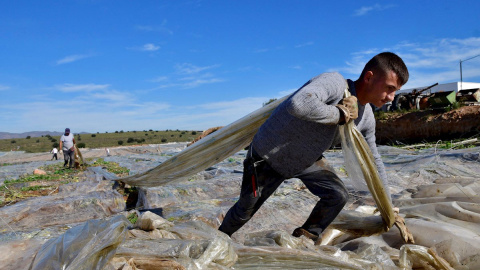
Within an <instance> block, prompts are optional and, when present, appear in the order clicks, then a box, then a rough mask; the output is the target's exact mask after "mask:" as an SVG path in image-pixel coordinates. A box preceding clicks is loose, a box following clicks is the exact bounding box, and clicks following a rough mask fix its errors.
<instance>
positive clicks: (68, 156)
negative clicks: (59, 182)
mask: <svg viewBox="0 0 480 270" xmlns="http://www.w3.org/2000/svg"><path fill="white" fill-rule="evenodd" d="M63 159H64V160H65V163H63V166H64V167H65V166H67V163H69V166H68V167H69V168H73V166H74V163H75V151H74V150H70V149H68V150H67V151H63Z"/></svg>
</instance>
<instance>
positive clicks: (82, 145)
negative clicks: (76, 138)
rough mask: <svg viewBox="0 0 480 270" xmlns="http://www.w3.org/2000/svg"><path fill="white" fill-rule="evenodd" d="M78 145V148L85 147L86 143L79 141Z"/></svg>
mask: <svg viewBox="0 0 480 270" xmlns="http://www.w3.org/2000/svg"><path fill="white" fill-rule="evenodd" d="M77 147H78V148H85V143H83V142H81V143H77Z"/></svg>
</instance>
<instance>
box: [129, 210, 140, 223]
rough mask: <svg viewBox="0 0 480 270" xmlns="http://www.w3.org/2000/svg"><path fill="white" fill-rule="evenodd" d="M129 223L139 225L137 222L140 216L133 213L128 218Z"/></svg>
mask: <svg viewBox="0 0 480 270" xmlns="http://www.w3.org/2000/svg"><path fill="white" fill-rule="evenodd" d="M127 219H128V221H130V223H132V224H135V223H137V220H138V215H137V213H135V212H133V213H130V214H129V215H128V217H127Z"/></svg>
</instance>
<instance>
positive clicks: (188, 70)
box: [175, 63, 219, 74]
mask: <svg viewBox="0 0 480 270" xmlns="http://www.w3.org/2000/svg"><path fill="white" fill-rule="evenodd" d="M218 66H219V65H211V66H203V67H199V66H195V65H193V64H190V63H182V64H177V65H175V69H176V70H177V73H179V74H195V73H200V72H202V71H205V70H208V69H212V68H216V67H218Z"/></svg>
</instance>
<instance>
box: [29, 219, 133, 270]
mask: <svg viewBox="0 0 480 270" xmlns="http://www.w3.org/2000/svg"><path fill="white" fill-rule="evenodd" d="M128 224H130V222H129V221H128V220H127V219H126V218H125V217H124V216H116V217H114V218H112V219H111V220H107V221H102V220H90V221H87V222H86V223H84V224H83V225H80V226H77V227H74V228H72V229H70V230H68V231H66V232H65V234H63V235H61V236H60V237H58V238H54V239H51V240H49V241H48V242H47V243H45V244H44V245H43V246H42V248H41V249H40V250H39V251H38V253H37V255H36V256H35V259H34V260H33V262H32V265H31V267H30V268H29V269H31V270H48V269H52V270H54V269H65V270H67V269H72V270H73V269H79V270H80V269H85V270H87V269H98V270H100V269H103V267H104V266H105V264H106V263H107V262H108V261H109V260H110V259H111V257H112V256H113V255H114V254H115V252H116V248H117V247H118V245H120V244H121V243H122V242H123V240H124V238H125V235H126V232H127V226H128Z"/></svg>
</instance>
